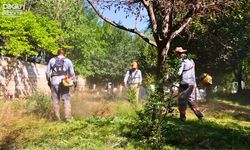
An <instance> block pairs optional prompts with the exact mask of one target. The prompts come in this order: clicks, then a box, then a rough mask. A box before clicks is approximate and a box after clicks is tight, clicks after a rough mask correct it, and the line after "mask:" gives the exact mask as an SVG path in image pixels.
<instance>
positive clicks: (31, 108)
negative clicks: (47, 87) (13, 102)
mask: <svg viewBox="0 0 250 150" xmlns="http://www.w3.org/2000/svg"><path fill="white" fill-rule="evenodd" d="M26 107H27V111H28V113H33V114H35V115H38V116H39V117H42V118H49V119H50V118H51V116H53V115H52V109H51V99H50V97H49V96H47V95H45V94H43V93H39V92H35V93H33V94H32V95H31V96H29V97H27V104H26Z"/></svg>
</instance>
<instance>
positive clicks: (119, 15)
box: [103, 10, 148, 31]
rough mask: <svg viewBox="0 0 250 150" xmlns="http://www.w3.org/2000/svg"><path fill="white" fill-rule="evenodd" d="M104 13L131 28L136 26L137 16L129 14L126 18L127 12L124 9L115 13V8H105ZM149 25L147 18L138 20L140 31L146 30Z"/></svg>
mask: <svg viewBox="0 0 250 150" xmlns="http://www.w3.org/2000/svg"><path fill="white" fill-rule="evenodd" d="M143 13H144V14H146V12H143ZM103 15H104V16H105V17H107V18H109V19H110V20H112V21H115V22H117V23H118V22H121V24H122V25H124V26H125V27H129V28H134V27H135V16H129V17H128V18H125V16H126V14H125V12H123V11H122V10H121V11H118V12H116V13H114V10H105V11H104V12H103ZM147 26H148V23H147V22H146V20H145V19H144V20H142V21H138V23H137V29H138V30H139V31H142V30H145V29H146V27H147Z"/></svg>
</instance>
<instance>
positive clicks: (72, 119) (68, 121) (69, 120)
mask: <svg viewBox="0 0 250 150" xmlns="http://www.w3.org/2000/svg"><path fill="white" fill-rule="evenodd" d="M73 121H74V118H73V117H71V118H66V119H65V122H66V123H71V122H73Z"/></svg>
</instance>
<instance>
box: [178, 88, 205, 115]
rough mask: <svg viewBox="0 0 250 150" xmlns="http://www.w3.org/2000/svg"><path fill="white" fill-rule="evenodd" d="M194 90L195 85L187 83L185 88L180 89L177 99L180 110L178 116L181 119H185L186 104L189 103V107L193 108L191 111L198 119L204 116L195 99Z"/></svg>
mask: <svg viewBox="0 0 250 150" xmlns="http://www.w3.org/2000/svg"><path fill="white" fill-rule="evenodd" d="M195 90H196V85H189V86H188V88H187V89H186V90H184V91H180V94H179V98H178V100H179V101H178V106H179V111H180V118H181V119H182V120H186V110H187V105H189V107H190V108H191V109H192V110H193V112H194V113H195V115H196V116H197V117H198V118H199V119H203V117H204V116H203V114H202V113H201V111H200V108H199V107H198V105H197V103H196V101H195V97H196V92H195Z"/></svg>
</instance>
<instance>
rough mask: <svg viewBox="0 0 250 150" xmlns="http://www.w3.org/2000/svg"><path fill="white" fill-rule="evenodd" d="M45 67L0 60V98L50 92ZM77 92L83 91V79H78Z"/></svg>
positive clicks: (18, 61) (17, 61) (5, 58)
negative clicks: (35, 92)
mask: <svg viewBox="0 0 250 150" xmlns="http://www.w3.org/2000/svg"><path fill="white" fill-rule="evenodd" d="M46 68H47V66H46V65H42V64H35V63H30V62H25V61H20V60H17V59H15V58H8V57H1V58H0V97H5V98H9V99H11V98H20V97H25V96H27V95H29V94H31V93H32V92H34V91H40V92H43V93H48V92H50V89H49V87H48V85H47V80H46V76H45V71H46ZM78 79H79V81H78V82H79V83H78V87H79V89H78V90H80V91H81V90H83V89H84V86H85V83H86V81H85V79H82V78H78Z"/></svg>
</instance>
